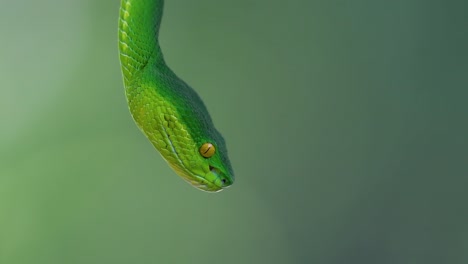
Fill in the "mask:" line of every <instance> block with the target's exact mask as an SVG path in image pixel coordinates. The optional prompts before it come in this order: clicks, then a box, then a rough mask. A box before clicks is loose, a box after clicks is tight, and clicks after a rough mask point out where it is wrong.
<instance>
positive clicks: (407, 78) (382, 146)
mask: <svg viewBox="0 0 468 264" xmlns="http://www.w3.org/2000/svg"><path fill="white" fill-rule="evenodd" d="M166 2H167V3H166V10H165V16H164V19H163V25H162V31H161V46H162V49H163V51H164V53H165V58H166V60H167V62H168V64H169V65H170V66H171V67H172V68H173V70H174V71H175V72H176V73H178V75H179V76H181V77H182V78H183V79H184V80H186V81H187V82H188V83H189V84H191V85H192V86H193V87H194V88H195V89H196V90H197V91H198V92H199V94H200V95H201V97H202V98H203V99H204V101H205V103H206V105H207V107H208V109H209V110H210V112H211V114H212V117H213V119H214V121H215V124H216V125H217V127H218V129H219V130H220V131H221V132H222V133H223V134H224V137H225V138H226V140H227V143H228V149H229V154H230V158H231V161H232V164H233V167H234V170H235V174H236V183H235V184H234V185H233V187H231V188H229V189H228V190H225V191H223V192H221V193H217V194H209V193H204V192H201V191H199V190H196V189H195V188H193V187H191V186H189V185H188V184H186V183H184V182H183V181H182V180H181V179H180V178H179V177H178V176H176V175H175V173H174V172H172V170H171V169H170V168H169V167H168V166H167V165H166V164H165V162H164V161H163V160H162V158H161V157H160V156H159V154H158V153H157V152H156V151H155V150H154V149H153V147H152V146H151V145H150V144H149V143H148V141H147V139H146V138H145V137H144V136H143V135H142V134H141V133H140V132H139V130H138V129H137V128H136V126H135V125H134V123H133V121H132V119H131V117H130V114H129V112H128V109H127V106H126V101H125V97H124V92H123V91H124V90H123V86H122V78H121V73H120V66H119V61H118V55H117V54H118V53H117V18H118V12H119V1H118V0H112V1H110V0H108V1H93V0H82V1H75V0H60V1H58V0H42V1H32V0H15V1H6V0H1V7H2V8H1V9H0V33H1V35H0V40H1V46H0V80H1V87H0V91H1V95H0V121H1V122H0V263H1V264H33V263H34V264H42V263H44V264H45V263H47V264H64V263H67V264H74V263H77V264H81V263H86V264H91V263H99V264H104V263H117V264H118V263H122V264H123V263H337V264H341V263H359V264H363V263H369V264H370V263H373V264H374V263H379V264H380V263H425V264H427V263H468V205H467V203H468V191H467V187H468V179H467V178H468V16H467V15H466V10H467V8H468V2H467V1H422V0H396V1H382V0H377V1H375V0H373V1H370V0H357V1H344V0H331V1H330V0H327V1H325V0H290V1H279V0H256V1H248V0H239V1H220V0H197V1H194V0H179V1H172V0H168V1H166Z"/></svg>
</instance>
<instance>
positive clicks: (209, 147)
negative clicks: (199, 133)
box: [200, 143, 216, 158]
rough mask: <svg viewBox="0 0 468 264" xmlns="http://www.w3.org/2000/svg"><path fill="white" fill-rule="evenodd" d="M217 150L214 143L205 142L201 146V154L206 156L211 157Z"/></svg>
mask: <svg viewBox="0 0 468 264" xmlns="http://www.w3.org/2000/svg"><path fill="white" fill-rule="evenodd" d="M215 150H216V149H215V146H213V144H211V143H205V144H203V145H202V146H201V147H200V154H201V155H202V156H203V157H205V158H209V157H211V156H213V155H214V154H215Z"/></svg>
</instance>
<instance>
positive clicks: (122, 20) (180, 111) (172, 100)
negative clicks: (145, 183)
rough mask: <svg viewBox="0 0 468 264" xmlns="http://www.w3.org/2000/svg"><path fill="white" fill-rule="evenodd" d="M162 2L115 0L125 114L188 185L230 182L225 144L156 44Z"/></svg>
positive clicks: (208, 187) (212, 186) (217, 187)
mask: <svg viewBox="0 0 468 264" xmlns="http://www.w3.org/2000/svg"><path fill="white" fill-rule="evenodd" d="M163 5H164V1H163V0H121V2H120V17H119V56H120V65H121V69H122V75H123V82H124V86H125V95H126V98H127V103H128V107H129V109H130V113H131V115H132V117H133V119H134V120H135V123H136V124H137V126H138V127H139V128H140V130H141V131H142V132H143V133H144V134H145V135H146V137H147V138H148V139H149V140H150V142H151V143H152V144H153V146H154V147H155V148H156V149H157V150H158V151H159V153H160V154H161V156H162V157H163V158H164V159H165V160H166V161H167V163H168V164H169V165H170V166H171V167H172V168H173V169H174V171H175V172H176V173H177V174H179V175H180V176H181V177H182V178H183V179H184V180H186V181H187V182H189V183H190V184H192V185H193V186H195V187H197V188H199V189H201V190H205V191H209V192H217V191H221V190H222V189H223V188H226V187H228V186H230V185H231V184H232V183H233V182H234V174H233V170H232V167H231V164H230V161H229V158H228V156H227V149H226V143H225V141H224V139H223V137H222V136H221V134H220V133H219V132H218V130H216V128H215V127H214V125H213V121H212V120H211V117H210V115H209V113H208V110H207V109H206V107H205V105H204V104H203V102H202V100H201V98H200V97H199V96H198V94H197V93H196V92H195V91H194V90H193V89H192V88H191V87H190V86H189V85H188V84H186V83H185V82H184V81H183V80H181V79H180V78H179V77H177V75H176V74H175V73H174V72H173V71H172V70H171V69H170V68H169V67H168V66H167V65H166V63H165V61H164V58H163V54H162V52H161V48H160V46H159V41H158V37H159V28H160V25H161V18H162V13H163Z"/></svg>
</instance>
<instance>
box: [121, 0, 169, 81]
mask: <svg viewBox="0 0 468 264" xmlns="http://www.w3.org/2000/svg"><path fill="white" fill-rule="evenodd" d="M163 6H164V0H121V5H120V17H119V53H120V62H121V65H122V73H123V78H124V82H125V84H126V85H127V84H129V83H130V82H131V81H132V80H133V79H134V77H135V76H136V75H138V74H139V73H141V72H142V70H143V69H144V68H145V67H146V66H147V65H148V64H152V65H153V66H160V67H166V64H165V62H164V58H163V55H162V52H161V48H160V47H159V41H158V36H159V27H160V25H161V18H162V13H163Z"/></svg>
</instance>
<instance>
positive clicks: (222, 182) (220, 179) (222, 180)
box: [210, 166, 234, 188]
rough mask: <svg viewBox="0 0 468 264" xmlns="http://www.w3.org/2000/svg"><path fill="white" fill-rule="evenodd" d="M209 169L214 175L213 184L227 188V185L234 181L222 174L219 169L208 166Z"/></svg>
mask: <svg viewBox="0 0 468 264" xmlns="http://www.w3.org/2000/svg"><path fill="white" fill-rule="evenodd" d="M210 171H211V173H213V174H214V175H216V179H215V184H216V185H218V186H219V187H221V188H227V187H229V186H231V185H232V184H233V183H234V181H233V180H232V178H231V177H229V176H228V175H226V174H224V173H223V172H221V171H220V170H219V169H217V168H215V167H212V166H210Z"/></svg>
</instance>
